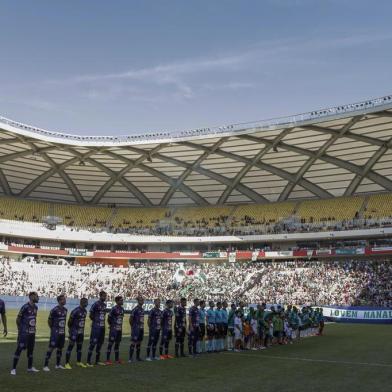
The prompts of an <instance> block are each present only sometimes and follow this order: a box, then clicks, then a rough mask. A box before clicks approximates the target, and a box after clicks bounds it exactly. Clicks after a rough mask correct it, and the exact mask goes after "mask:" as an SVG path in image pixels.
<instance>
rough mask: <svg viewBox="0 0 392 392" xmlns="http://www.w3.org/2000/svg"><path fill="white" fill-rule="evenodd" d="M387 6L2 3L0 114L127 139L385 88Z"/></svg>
mask: <svg viewBox="0 0 392 392" xmlns="http://www.w3.org/2000/svg"><path fill="white" fill-rule="evenodd" d="M391 13H392V2H391V1H389V0H385V1H383V0H378V1H375V2H370V1H365V0H352V1H349V0H313V1H312V0H264V1H262V0H259V1H250V0H239V1H232V0H220V1H218V0H216V1H213V0H207V1H204V0H195V1H191V0H179V1H169V0H160V1H158V0H157V1H147V0H140V1H139V0H134V1H133V0H122V1H121V0H113V1H110V2H109V1H97V0H95V1H93V0H79V1H74V0H67V1H62V2H60V1H53V0H46V1H44V0H37V1H32V0H29V1H21V0H19V1H14V0H2V1H1V3H0V26H1V34H0V50H1V51H0V53H1V54H0V59H1V60H0V83H1V84H0V86H1V87H0V114H1V115H3V116H6V117H9V118H12V119H15V120H18V121H21V122H25V123H28V124H32V125H36V126H40V127H43V128H46V129H49V130H56V131H65V132H70V133H78V134H82V135H87V134H88V135H114V134H134V133H143V132H149V131H154V130H179V129H192V128H198V127H203V126H214V125H224V124H231V123H236V122H245V121H254V120H261V119H267V118H271V117H276V116H283V115H290V114H296V113H300V112H304V111H311V110H313V109H318V108H322V107H327V106H333V105H338V104H344V103H351V102H355V101H358V100H362V99H367V98H371V97H377V96H382V95H387V94H391V93H392V83H391V82H392V77H391V63H392V26H391V22H390V15H391Z"/></svg>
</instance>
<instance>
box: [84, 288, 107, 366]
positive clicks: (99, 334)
mask: <svg viewBox="0 0 392 392" xmlns="http://www.w3.org/2000/svg"><path fill="white" fill-rule="evenodd" d="M106 298H107V294H106V293H105V291H100V293H99V300H98V301H97V302H95V303H93V304H92V306H91V309H90V314H89V317H90V320H91V334H90V345H89V347H88V352H87V363H86V366H87V367H92V366H93V365H92V363H91V357H92V356H93V351H94V348H95V353H96V355H95V364H96V365H105V364H104V363H103V362H101V361H100V357H101V348H102V345H103V342H104V340H105V313H106V303H105V301H106Z"/></svg>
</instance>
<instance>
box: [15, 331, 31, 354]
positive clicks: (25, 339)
mask: <svg viewBox="0 0 392 392" xmlns="http://www.w3.org/2000/svg"><path fill="white" fill-rule="evenodd" d="M17 345H18V347H19V348H20V349H22V350H29V351H32V350H33V349H34V345H35V334H19V335H18V342H17Z"/></svg>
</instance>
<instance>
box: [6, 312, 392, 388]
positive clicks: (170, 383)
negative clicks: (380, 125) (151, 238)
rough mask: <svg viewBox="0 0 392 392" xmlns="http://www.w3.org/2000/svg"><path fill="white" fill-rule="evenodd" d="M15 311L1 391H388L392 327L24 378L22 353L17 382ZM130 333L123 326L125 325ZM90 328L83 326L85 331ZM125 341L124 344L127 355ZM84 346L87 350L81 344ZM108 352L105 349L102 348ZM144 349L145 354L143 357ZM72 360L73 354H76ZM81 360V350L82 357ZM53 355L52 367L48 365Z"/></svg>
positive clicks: (43, 331)
mask: <svg viewBox="0 0 392 392" xmlns="http://www.w3.org/2000/svg"><path fill="white" fill-rule="evenodd" d="M46 317H47V313H44V312H41V313H40V317H39V320H38V335H39V336H40V339H39V340H40V341H39V342H38V343H37V345H36V350H35V366H36V367H38V368H42V362H43V358H44V354H45V351H46V348H47V342H46V341H42V340H45V339H47V336H48V328H47V327H46ZM14 320H15V312H14V311H9V312H8V321H9V322H8V324H9V330H10V334H9V336H8V338H7V339H3V338H2V339H0V391H1V392H8V391H12V392H17V391H31V392H34V391H39V392H45V391H50V392H52V391H56V392H62V391H67V392H73V391H86V392H87V391H94V392H95V391H96V392H100V391H108V390H113V391H115V392H122V391H127V392H130V391H140V390H142V391H143V392H148V391H156V390H162V391H176V392H178V391H280V392H286V391H287V392H289V391H301V392H309V391H317V392H323V391H334V392H335V391H344V392H351V391H356V392H358V391H367V392H368V391H371V392H378V391H385V392H387V391H391V390H392V387H391V379H390V376H391V374H392V356H391V352H392V340H391V338H390V337H391V326H390V325H360V324H353V325H349V324H331V325H327V326H326V331H325V332H326V334H325V336H323V337H313V338H306V339H303V340H301V342H299V343H296V344H293V345H286V346H279V347H273V348H271V349H270V350H265V351H262V352H260V351H257V352H249V351H246V352H242V353H221V354H211V355H203V356H201V357H200V358H198V359H195V360H194V359H190V358H184V359H178V360H176V359H173V360H167V361H157V362H152V363H151V362H150V363H148V362H143V363H134V364H126V365H122V366H111V367H99V368H93V369H78V368H75V369H73V370H72V371H55V370H54V369H53V370H52V372H51V373H43V372H40V373H38V374H27V373H26V370H25V369H26V360H25V355H24V354H23V358H22V360H21V361H20V363H19V366H18V374H17V376H16V377H11V376H10V375H9V370H10V365H11V360H12V355H13V352H14V350H15V344H14V341H15V335H13V333H15V332H16V331H15V327H14ZM124 327H125V333H126V334H127V333H129V327H128V323H125V324H124ZM87 330H88V329H87ZM128 343H129V338H128V337H125V338H124V340H123V344H122V358H124V359H126V358H127V351H128ZM84 349H85V350H86V349H87V342H85V345H84ZM105 349H106V344H105V346H104V350H103V351H105ZM144 353H145V351H144V350H143V354H144ZM73 355H75V353H73ZM84 358H85V353H84ZM53 360H54V358H53V356H52V362H51V365H52V367H53Z"/></svg>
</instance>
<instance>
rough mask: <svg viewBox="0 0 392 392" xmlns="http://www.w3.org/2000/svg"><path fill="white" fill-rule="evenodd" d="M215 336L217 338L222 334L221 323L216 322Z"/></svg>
mask: <svg viewBox="0 0 392 392" xmlns="http://www.w3.org/2000/svg"><path fill="white" fill-rule="evenodd" d="M215 336H216V338H217V339H220V338H221V337H222V336H223V324H221V323H219V324H216V329H215Z"/></svg>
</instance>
